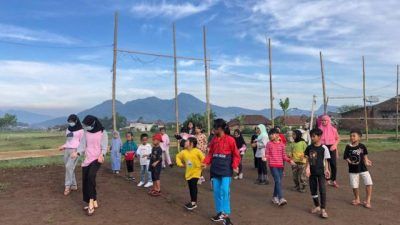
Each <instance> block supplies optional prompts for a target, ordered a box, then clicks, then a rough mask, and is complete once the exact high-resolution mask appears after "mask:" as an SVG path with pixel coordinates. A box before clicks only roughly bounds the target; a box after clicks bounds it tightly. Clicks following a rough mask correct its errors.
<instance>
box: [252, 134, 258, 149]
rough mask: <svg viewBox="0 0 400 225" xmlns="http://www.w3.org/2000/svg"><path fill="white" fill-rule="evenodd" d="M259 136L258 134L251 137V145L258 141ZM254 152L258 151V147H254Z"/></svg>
mask: <svg viewBox="0 0 400 225" xmlns="http://www.w3.org/2000/svg"><path fill="white" fill-rule="evenodd" d="M257 137H258V136H257V135H256V134H254V135H253V136H251V143H253V142H254V141H255V140H257ZM253 150H254V151H257V147H253Z"/></svg>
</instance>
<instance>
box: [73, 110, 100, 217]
mask: <svg viewBox="0 0 400 225" xmlns="http://www.w3.org/2000/svg"><path fill="white" fill-rule="evenodd" d="M82 123H83V126H84V129H85V131H86V132H85V133H84V135H83V138H82V141H81V144H80V145H79V147H78V151H77V152H75V153H74V154H73V156H72V157H73V158H77V156H78V155H82V154H84V155H85V158H84V160H83V162H82V193H83V201H84V202H85V203H86V204H88V206H85V207H84V209H85V210H87V214H88V215H89V216H91V215H93V213H94V209H95V208H98V207H99V205H98V203H97V192H96V174H97V171H98V170H99V168H100V165H101V164H102V163H103V162H104V156H105V154H106V153H107V146H108V137H107V132H106V131H105V130H104V127H103V125H102V124H101V123H100V121H99V120H98V119H97V118H96V117H94V116H91V115H88V116H86V117H85V119H83V121H82Z"/></svg>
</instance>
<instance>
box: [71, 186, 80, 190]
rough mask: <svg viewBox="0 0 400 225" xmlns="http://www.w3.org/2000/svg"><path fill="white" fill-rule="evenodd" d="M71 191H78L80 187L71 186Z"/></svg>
mask: <svg viewBox="0 0 400 225" xmlns="http://www.w3.org/2000/svg"><path fill="white" fill-rule="evenodd" d="M70 189H71V191H77V190H78V187H77V186H71V188H70Z"/></svg>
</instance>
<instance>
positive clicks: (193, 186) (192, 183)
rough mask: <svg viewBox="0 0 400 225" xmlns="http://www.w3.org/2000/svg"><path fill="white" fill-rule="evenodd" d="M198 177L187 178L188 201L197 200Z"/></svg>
mask: <svg viewBox="0 0 400 225" xmlns="http://www.w3.org/2000/svg"><path fill="white" fill-rule="evenodd" d="M198 181H199V178H192V179H190V180H188V181H187V182H188V186H189V192H190V201H192V202H197V182H198Z"/></svg>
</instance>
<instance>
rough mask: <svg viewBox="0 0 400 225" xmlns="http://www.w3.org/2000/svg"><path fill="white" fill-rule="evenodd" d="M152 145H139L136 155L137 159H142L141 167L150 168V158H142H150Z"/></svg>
mask: <svg viewBox="0 0 400 225" xmlns="http://www.w3.org/2000/svg"><path fill="white" fill-rule="evenodd" d="M151 149H152V147H151V145H150V144H146V145H142V144H141V145H139V147H138V149H137V151H136V155H137V157H139V159H140V165H141V166H148V165H149V164H150V158H148V157H142V156H144V155H147V156H150V154H151Z"/></svg>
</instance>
